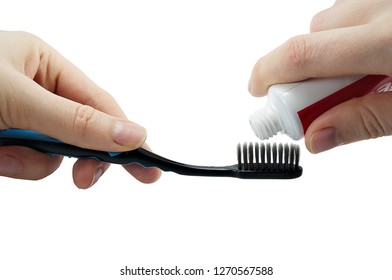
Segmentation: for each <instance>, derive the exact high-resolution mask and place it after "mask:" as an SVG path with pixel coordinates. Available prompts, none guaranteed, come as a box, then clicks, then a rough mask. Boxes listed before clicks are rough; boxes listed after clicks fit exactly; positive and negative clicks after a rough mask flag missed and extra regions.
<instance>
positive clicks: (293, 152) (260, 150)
mask: <svg viewBox="0 0 392 280" xmlns="http://www.w3.org/2000/svg"><path fill="white" fill-rule="evenodd" d="M0 146H25V147H29V148H32V149H35V150H37V151H39V152H43V153H47V154H50V155H60V156H67V157H74V158H94V159H97V160H99V161H103V162H109V163H115V164H123V165H124V164H131V163H137V164H140V165H142V166H144V167H157V168H159V169H161V170H163V171H172V172H175V173H178V174H181V175H189V176H211V177H235V178H241V179H293V178H297V177H300V176H301V175H302V167H301V166H299V152H300V151H299V146H298V145H296V144H276V143H273V144H271V143H255V144H253V143H244V144H238V146H237V161H238V163H237V164H233V165H228V166H198V165H189V164H184V163H180V162H176V161H173V160H170V159H167V158H164V157H161V156H159V155H157V154H155V153H152V152H150V151H147V150H146V149H143V148H138V149H135V150H131V151H127V152H105V151H97V150H90V149H84V148H80V147H77V146H73V145H70V144H66V143H64V142H61V141H59V140H57V139H55V138H52V137H49V136H46V135H43V134H40V133H38V132H35V131H32V130H21V129H6V130H0Z"/></svg>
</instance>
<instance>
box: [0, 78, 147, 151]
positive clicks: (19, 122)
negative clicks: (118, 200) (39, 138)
mask: <svg viewBox="0 0 392 280" xmlns="http://www.w3.org/2000/svg"><path fill="white" fill-rule="evenodd" d="M16 75H17V77H16V78H15V80H16V81H17V83H13V84H14V85H15V86H17V87H18V88H17V89H15V88H14V89H13V92H12V94H7V95H6V97H7V100H6V102H5V103H4V102H3V104H1V107H2V108H1V109H2V110H1V118H2V121H3V123H4V124H3V126H5V127H4V128H8V127H13V128H22V129H31V130H35V131H38V132H40V133H43V134H46V135H48V136H51V137H54V138H57V139H59V140H61V141H63V142H65V143H69V144H72V145H76V146H79V147H82V148H89V149H95V150H104V151H125V150H131V149H135V148H138V147H140V146H141V145H142V144H143V143H144V141H145V139H146V130H145V129H144V128H143V127H141V126H139V125H138V124H136V123H133V122H130V121H128V120H127V119H125V118H120V117H114V116H111V115H109V114H106V113H104V112H102V111H99V110H98V109H95V108H93V107H92V106H89V105H84V104H81V103H78V102H76V101H73V100H69V99H67V98H64V97H61V96H58V95H56V94H53V93H51V92H49V91H47V90H46V89H44V88H43V87H41V86H40V85H38V84H37V83H35V82H34V81H32V80H30V79H29V78H28V77H26V76H24V75H22V74H19V75H18V74H16Z"/></svg>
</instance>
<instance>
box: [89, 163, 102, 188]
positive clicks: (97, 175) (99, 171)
mask: <svg viewBox="0 0 392 280" xmlns="http://www.w3.org/2000/svg"><path fill="white" fill-rule="evenodd" d="M102 174H103V168H102V167H98V168H97V169H96V170H95V173H94V177H93V180H92V181H91V184H90V187H91V186H93V185H94V184H95V183H96V182H98V180H99V178H101V176H102Z"/></svg>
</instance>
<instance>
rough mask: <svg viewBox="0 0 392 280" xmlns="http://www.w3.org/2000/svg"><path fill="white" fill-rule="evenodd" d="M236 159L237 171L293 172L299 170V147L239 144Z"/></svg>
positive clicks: (274, 144)
mask: <svg viewBox="0 0 392 280" xmlns="http://www.w3.org/2000/svg"><path fill="white" fill-rule="evenodd" d="M237 158H238V169H239V170H244V171H294V170H298V168H299V146H298V145H296V144H287V143H286V144H282V143H280V144H276V143H273V144H272V145H271V144H270V143H254V144H253V143H243V144H240V143H239V144H238V146H237Z"/></svg>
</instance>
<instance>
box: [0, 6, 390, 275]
mask: <svg viewBox="0 0 392 280" xmlns="http://www.w3.org/2000/svg"><path fill="white" fill-rule="evenodd" d="M2 2H3V3H1V9H0V13H1V15H0V28H1V29H4V30H24V31H29V32H31V33H34V34H36V35H38V36H39V37H41V38H43V39H44V40H45V41H47V42H48V43H49V44H51V45H52V46H54V47H55V48H56V49H58V50H59V51H60V52H61V53H63V55H64V56H66V57H67V58H68V59H69V60H71V61H72V62H73V63H74V64H76V65H77V66H78V67H79V68H81V69H82V70H83V71H84V72H86V73H87V74H88V75H89V76H90V77H91V78H92V79H93V80H94V81H96V82H97V83H98V84H99V85H100V86H102V87H103V88H104V89H106V90H107V91H109V92H110V93H111V94H112V95H113V96H115V98H116V99H117V100H118V102H119V103H120V104H121V106H122V108H123V109H124V111H126V113H127V115H128V117H129V118H130V119H132V120H134V121H136V122H138V123H140V124H141V125H143V126H145V127H146V128H147V129H148V133H149V136H148V143H149V144H150V146H151V147H152V148H153V150H154V151H155V152H157V153H158V154H160V155H163V156H166V157H168V158H171V159H174V160H178V161H183V162H186V163H193V164H206V165H211V164H219V165H220V164H222V165H225V164H232V163H235V161H236V155H235V146H236V144H237V142H240V141H255V140H256V138H255V136H254V135H253V133H252V132H251V129H250V127H249V125H248V115H249V114H250V113H251V112H252V111H253V110H254V109H256V108H257V107H260V106H261V105H262V104H263V102H264V101H263V100H261V99H256V98H254V97H251V96H250V95H249V94H248V92H247V83H248V79H249V76H250V72H251V70H252V67H253V65H254V63H255V62H256V60H257V59H258V58H259V57H261V56H262V55H265V54H266V53H268V52H269V51H270V50H272V49H273V48H275V47H277V46H278V45H280V44H281V43H283V42H284V41H285V40H287V39H288V38H290V37H292V36H294V35H297V34H301V33H307V32H308V29H309V23H310V20H311V18H312V16H313V15H314V14H315V13H316V12H318V11H320V10H322V9H324V8H327V7H329V6H331V5H332V4H333V1H327V0H324V1H321V0H318V1H306V0H298V1H289V0H274V1H251V0H244V1H227V0H226V1H223V0H222V1H207V0H206V1H204V0H198V1H179V0H178V1H175V0H168V1H158V0H156V1H153V0H146V1H81V0H78V1H70V0H68V1H27V0H24V1H22V0H21V1H18V0H13V1H2ZM43 125H44V124H43ZM390 141H391V140H390V139H389V138H384V139H378V140H371V141H366V142H362V143H357V144H353V145H348V146H344V147H339V148H337V149H335V150H332V151H329V152H326V153H323V154H319V155H312V154H310V153H309V152H308V151H307V150H306V148H305V146H304V144H303V141H300V142H299V144H300V145H301V148H302V154H301V156H302V157H301V165H302V166H303V168H304V174H303V176H302V177H301V178H299V179H296V180H290V181H272V180H266V181H263V180H257V181H245V180H239V179H222V178H197V177H184V176H179V175H175V174H172V173H165V174H163V176H162V178H161V179H160V181H159V182H157V183H155V184H152V185H143V184H141V183H139V182H138V181H136V180H135V179H133V178H132V177H131V176H129V175H128V174H126V172H125V171H123V170H122V168H120V167H118V166H112V167H111V168H110V169H109V170H108V172H107V173H106V174H105V175H104V176H103V177H102V179H101V180H100V181H99V182H98V183H97V185H96V186H94V187H93V188H91V189H89V190H86V191H83V190H78V189H77V188H76V187H74V186H73V183H72V178H71V168H72V163H73V162H74V160H73V159H65V160H64V163H63V165H62V166H61V167H60V169H59V170H58V171H57V172H56V173H55V174H53V175H51V176H49V177H48V178H46V179H44V180H41V181H37V182H31V181H21V180H13V179H8V178H0V279H215V278H216V279H279V280H283V279H284V280H286V279H301V280H305V279H391V277H392V271H391V251H392V241H391V240H392V239H391V236H392V230H391V227H390V221H391V213H392V203H391V195H392V191H391V187H390V183H389V180H390V174H389V172H390V167H389V165H390V159H389V158H390V156H391V152H390V151H389V147H390ZM175 265H178V266H179V267H181V268H204V269H205V270H207V269H210V270H211V272H210V274H209V275H208V276H204V277H199V278H198V277H188V278H186V277H176V278H174V277H166V278H164V277H147V276H144V277H139V278H137V277H130V276H120V269H121V268H124V267H125V266H128V267H132V268H136V267H138V266H140V267H141V266H143V267H146V268H156V267H157V268H159V267H161V266H163V267H167V268H171V267H174V266H175ZM215 266H272V267H273V268H274V275H273V276H269V277H265V278H260V277H256V276H253V277H250V276H249V277H239V276H237V277H232V278H231V277H223V276H220V277H219V276H213V275H212V270H213V268H214V267H215Z"/></svg>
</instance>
